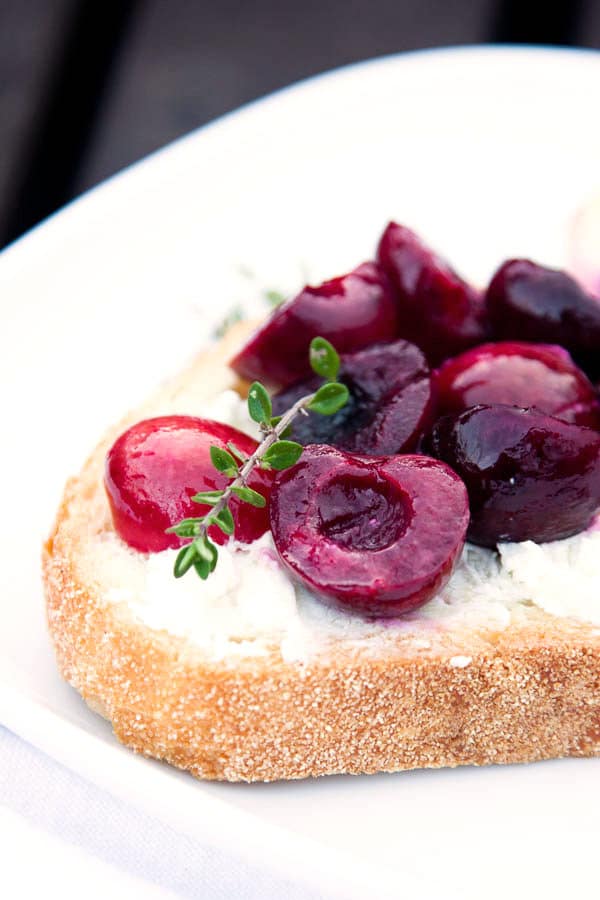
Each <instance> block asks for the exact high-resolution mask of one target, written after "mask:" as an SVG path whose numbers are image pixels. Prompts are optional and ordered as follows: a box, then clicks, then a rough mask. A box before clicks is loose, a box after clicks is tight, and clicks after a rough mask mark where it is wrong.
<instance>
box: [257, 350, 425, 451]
mask: <svg viewBox="0 0 600 900" xmlns="http://www.w3.org/2000/svg"><path fill="white" fill-rule="evenodd" d="M339 381H341V382H342V383H343V384H345V385H346V386H347V387H348V389H349V391H350V399H349V400H348V402H347V404H346V405H345V406H344V407H343V408H342V409H341V410H340V411H339V412H338V413H336V414H335V415H334V416H322V415H319V414H318V413H313V412H309V413H308V415H307V416H298V418H297V419H296V420H295V421H294V423H293V424H292V434H291V436H292V438H293V439H294V440H295V441H298V442H299V443H300V444H331V445H332V446H334V447H341V448H343V449H345V450H350V451H352V452H353V453H367V454H376V455H385V454H389V453H401V452H406V451H409V450H413V449H414V448H415V447H416V445H417V442H418V440H419V438H420V437H421V436H422V434H423V433H424V432H425V431H426V430H428V429H429V427H430V426H431V425H432V424H433V420H434V415H435V403H434V398H433V391H432V383H431V378H430V377H429V368H428V366H427V363H426V361H425V357H424V356H423V354H422V353H421V351H420V350H419V348H418V347H415V345H414V344H409V343H408V341H394V342H392V343H390V344H375V345H374V346H372V347H369V348H368V349H367V350H359V351H357V352H356V353H347V354H345V355H343V356H342V364H341V367H340V372H339ZM321 383H322V379H320V378H319V377H318V376H315V377H314V378H310V379H307V380H306V381H300V382H296V384H293V385H292V386H291V387H289V388H287V389H285V390H283V391H281V392H280V393H279V394H276V395H275V397H274V398H273V411H274V413H275V414H276V415H280V414H282V413H284V412H285V411H286V410H287V409H289V408H290V406H292V405H293V404H294V403H295V402H296V400H299V399H300V398H301V397H304V396H306V395H307V394H310V393H311V392H312V391H315V390H317V388H318V387H319V385H320V384H321Z"/></svg>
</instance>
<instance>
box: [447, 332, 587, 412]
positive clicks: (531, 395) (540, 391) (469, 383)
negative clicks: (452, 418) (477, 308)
mask: <svg viewBox="0 0 600 900" xmlns="http://www.w3.org/2000/svg"><path fill="white" fill-rule="evenodd" d="M435 381H436V387H437V392H438V408H439V412H440V414H444V413H452V412H462V411H463V410H465V409H468V408H469V407H470V406H477V405H478V404H497V403H501V404H506V405H508V406H520V407H535V408H536V409H538V410H539V411H540V412H545V413H548V414H549V415H553V416H557V417H558V418H559V419H563V420H564V421H565V422H574V423H575V424H577V425H586V426H588V427H590V428H599V427H600V404H599V403H598V399H597V397H596V393H595V391H594V387H593V385H592V384H591V382H590V381H589V380H588V379H587V378H586V376H585V375H584V373H583V372H582V371H581V369H579V368H578V366H576V365H575V363H574V362H573V360H572V359H571V357H570V356H569V354H568V353H567V351H566V350H563V348H562V347H557V346H555V345H552V344H528V343H525V342H518V341H514V342H509V341H500V342H498V343H496V344H483V345H482V346H480V347H475V348H473V349H472V350H467V351H465V353H461V354H460V355H459V356H455V357H454V358H453V359H449V360H447V361H446V362H445V363H443V365H442V366H441V367H440V368H439V369H438V370H437V371H436V373H435Z"/></svg>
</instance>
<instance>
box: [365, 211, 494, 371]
mask: <svg viewBox="0 0 600 900" xmlns="http://www.w3.org/2000/svg"><path fill="white" fill-rule="evenodd" d="M377 259H378V261H379V263H380V264H381V266H382V267H383V268H384V269H385V271H386V272H387V274H388V276H389V278H390V280H391V282H392V284H393V286H394V288H395V290H396V294H397V300H398V316H399V326H398V336H399V337H402V338H406V340H408V341H412V342H413V343H414V344H417V345H418V346H419V347H420V348H421V349H422V350H423V352H424V353H425V355H426V357H427V359H428V360H429V362H430V364H431V365H437V364H438V363H440V362H442V360H444V359H447V358H448V357H449V356H454V355H455V354H456V353H460V352H461V351H463V350H466V349H467V348H468V347H473V346H474V345H475V344H481V343H483V341H484V340H485V339H486V334H487V332H486V322H485V310H484V304H483V300H482V298H481V296H480V294H479V293H478V292H477V291H476V290H475V289H474V288H473V287H471V286H470V285H469V284H467V282H466V281H464V280H463V279H462V278H460V276H459V275H457V274H456V272H454V271H453V270H452V269H451V268H450V266H449V265H448V264H447V263H446V262H445V261H444V260H443V259H441V258H440V257H439V256H436V254H435V253H433V251H432V250H430V249H429V247H427V246H426V245H425V244H424V243H423V242H422V241H421V240H420V239H419V238H418V237H417V235H416V234H415V233H414V232H413V231H411V230H410V229H409V228H405V227H404V226H403V225H398V224H396V222H390V224H389V225H388V226H387V228H386V229H385V231H384V232H383V235H382V237H381V240H380V242H379V247H378V250H377Z"/></svg>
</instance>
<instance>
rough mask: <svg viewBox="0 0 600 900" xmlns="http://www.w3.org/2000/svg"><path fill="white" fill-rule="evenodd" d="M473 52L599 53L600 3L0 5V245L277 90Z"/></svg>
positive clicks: (76, 1)
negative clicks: (345, 72)
mask: <svg viewBox="0 0 600 900" xmlns="http://www.w3.org/2000/svg"><path fill="white" fill-rule="evenodd" d="M485 42H492V43H502V42H504V43H542V44H562V45H575V46H582V47H594V48H600V0H559V2H555V3H551V2H546V3H542V2H533V0H299V2H286V0H246V2H243V0H222V2H219V0H212V2H191V0H115V2H113V0H105V2H101V0H97V2H89V0H88V2H85V0H0V140H1V144H0V147H1V150H0V246H1V245H2V244H4V243H7V242H9V241H10V240H13V239H14V238H15V237H17V236H18V235H19V234H21V233H22V232H23V231H25V230H27V229H28V228H30V227H31V226H32V225H34V224H35V223H36V222H37V221H39V220H40V219H42V218H44V217H45V216H46V215H48V214H49V213H51V212H52V211H53V210H54V209H56V208H58V207H59V206H62V205H63V204H64V203H65V202H67V201H68V200H69V199H71V198H72V197H73V196H76V195H77V194H79V193H80V192H81V191H83V190H85V189H87V188H89V187H91V186H92V185H94V184H96V183H98V182H99V181H101V180H102V179H104V178H106V177H107V176H109V175H111V174H112V173H113V172H116V171H117V170H119V169H121V168H122V167H123V166H125V165H127V164H128V163H131V162H133V161H135V160H137V159H139V158H140V157H141V156H144V155H145V154H147V153H149V152H150V151H152V150H155V149H156V148H158V147H160V146H162V145H163V144H165V143H167V142H168V141H170V140H172V139H173V138H176V137H178V136H179V135H181V134H183V133H185V132H187V131H190V130H191V129H193V128H195V127H197V126H198V125H201V124H203V123H205V122H207V121H209V120H210V119H213V118H215V117H216V116H219V115H221V114H222V113H224V112H227V111H228V110H231V109H235V108H236V107H237V106H239V105H240V104H242V103H245V102H247V101H248V100H252V99H254V98H256V97H259V96H261V95H263V94H266V93H269V92H270V91H272V90H275V89H276V88H279V87H282V86H283V85H286V84H289V83H290V82H293V81H297V80H298V79H300V78H304V77H306V76H309V75H312V74H315V73H317V72H321V71H324V70H327V69H331V68H335V67H337V66H340V65H344V64H346V63H350V62H353V61H355V60H359V59H364V58H369V57H374V56H382V55H385V54H388V53H395V52H398V51H403V50H415V49H419V48H424V47H436V46H447V45H457V44H472V43H485ZM590 114H597V113H594V111H592V110H590Z"/></svg>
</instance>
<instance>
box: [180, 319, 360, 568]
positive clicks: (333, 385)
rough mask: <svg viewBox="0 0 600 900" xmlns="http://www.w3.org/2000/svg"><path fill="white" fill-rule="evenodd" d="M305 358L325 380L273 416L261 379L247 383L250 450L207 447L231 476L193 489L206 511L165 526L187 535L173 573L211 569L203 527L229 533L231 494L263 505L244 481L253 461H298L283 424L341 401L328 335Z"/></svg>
mask: <svg viewBox="0 0 600 900" xmlns="http://www.w3.org/2000/svg"><path fill="white" fill-rule="evenodd" d="M309 360H310V365H311V368H312V370H313V371H314V372H315V373H316V374H317V375H320V376H321V377H322V378H324V379H325V382H324V384H322V385H321V387H320V388H319V389H318V390H317V391H315V392H313V393H312V394H307V395H306V396H304V397H301V398H300V399H299V400H297V401H296V402H295V403H294V405H293V406H291V407H290V409H288V410H287V412H285V413H284V414H283V415H281V416H273V408H272V404H271V398H270V396H269V393H268V391H267V390H266V388H265V387H264V385H262V384H261V383H260V382H259V381H255V382H254V383H253V384H251V385H250V390H249V391H248V413H249V415H250V418H251V419H252V420H253V421H254V422H256V423H257V424H258V425H259V426H260V431H261V435H262V440H261V442H260V444H259V445H258V447H257V448H256V450H255V451H254V453H253V454H252V455H251V456H247V455H246V454H244V453H242V451H241V450H239V449H238V448H237V447H236V446H235V445H234V444H232V443H228V444H227V449H225V448H223V447H216V446H213V447H211V448H210V458H211V462H212V464H213V466H214V467H215V469H217V471H219V472H221V473H222V474H223V475H226V476H227V477H228V478H230V479H231V482H230V484H228V485H227V487H226V488H225V489H224V490H221V491H200V492H199V493H197V494H194V496H193V497H192V500H193V501H194V502H195V503H202V504H205V505H207V506H210V507H211V509H210V510H209V512H208V513H206V515H204V516H200V517H198V518H189V519H182V520H181V521H180V522H178V523H177V524H176V525H173V526H172V527H171V528H168V529H167V533H169V534H176V535H178V536H179V537H182V538H190V541H189V543H187V544H185V545H184V546H183V547H182V548H181V550H180V551H179V553H178V554H177V558H176V560H175V565H174V568H173V574H174V575H175V577H176V578H181V577H182V576H183V575H185V574H186V572H189V570H190V569H192V568H193V569H195V571H196V573H197V574H198V575H199V576H200V578H202V579H203V580H206V579H207V578H208V576H209V575H210V573H211V572H214V570H215V568H216V565H217V561H218V558H219V551H218V550H217V547H216V545H215V543H214V542H213V541H211V539H210V538H209V537H208V529H209V528H210V527H211V526H212V525H216V526H217V528H220V529H221V531H222V532H223V533H224V534H226V535H228V536H231V535H233V534H234V531H235V522H234V519H233V516H232V514H231V510H230V508H229V503H230V501H231V500H232V499H233V498H234V497H237V498H238V499H239V500H242V501H243V502H244V503H249V504H250V505H252V506H256V507H259V508H262V507H265V506H266V504H267V501H266V499H265V497H263V495H262V494H261V493H259V492H258V491H255V490H254V489H253V488H251V487H248V484H247V481H248V478H249V476H250V474H251V472H252V470H253V469H254V468H255V467H256V466H258V467H259V468H261V469H275V470H277V471H281V470H283V469H288V468H289V467H290V466H293V465H294V464H295V463H297V462H298V460H299V459H300V455H301V454H302V450H303V449H304V448H303V447H302V445H301V444H298V443H296V441H290V440H287V439H286V434H287V432H288V429H289V426H290V425H291V423H292V422H293V421H294V419H295V418H296V416H298V415H302V414H304V415H306V411H307V410H309V409H310V410H312V411H314V412H317V413H320V414H321V415H324V416H330V415H333V414H334V413H336V412H337V411H338V410H340V409H341V408H342V406H344V405H345V403H346V402H347V400H348V388H347V387H346V386H345V385H343V384H340V383H339V382H338V381H337V376H338V372H339V368H340V358H339V356H338V354H337V352H336V351H335V349H334V348H333V347H332V345H331V344H330V343H329V341H326V340H325V338H322V337H316V338H314V339H313V340H312V341H311V344H310V348H309Z"/></svg>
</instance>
